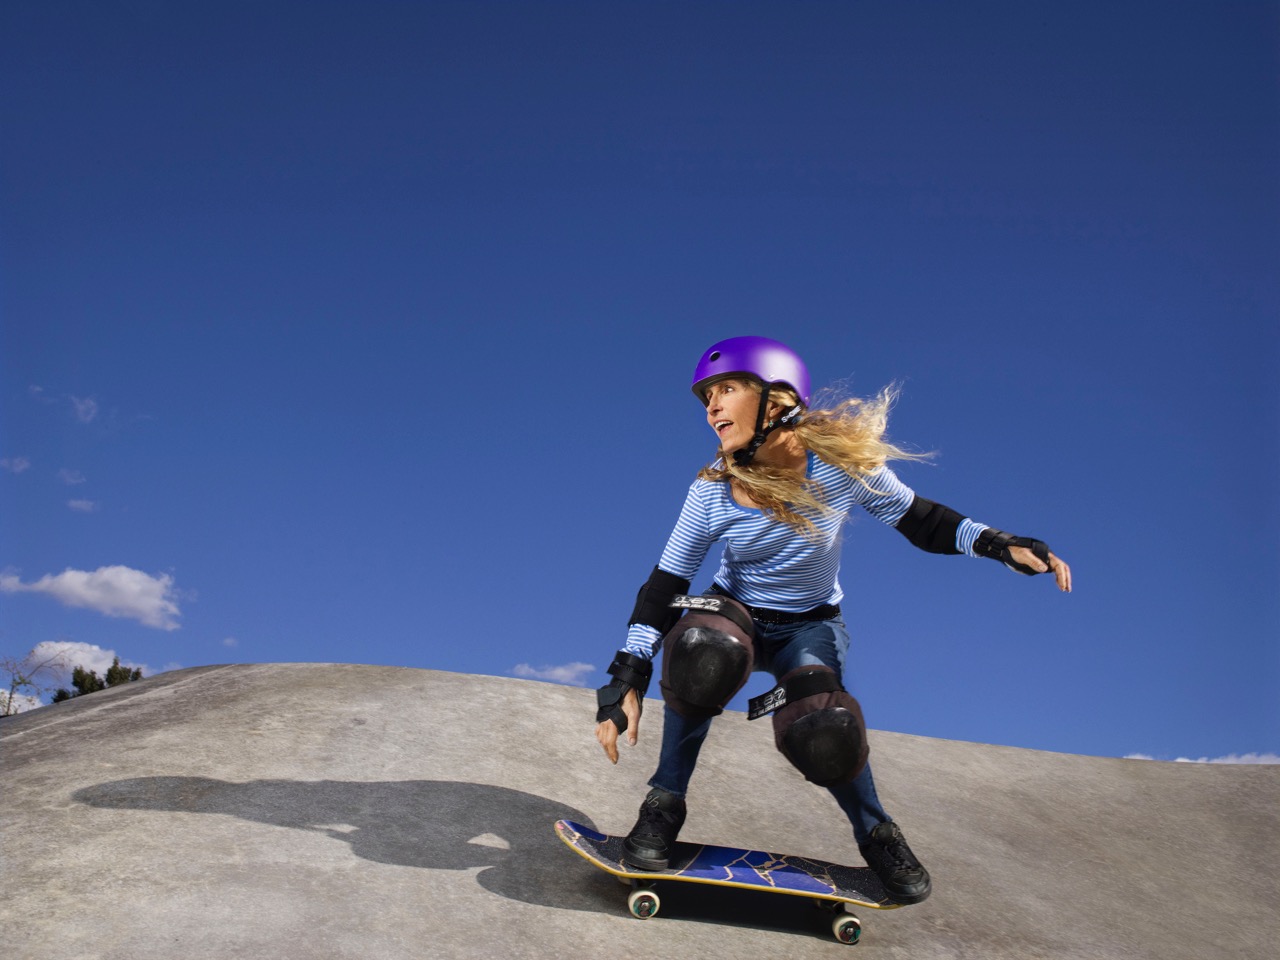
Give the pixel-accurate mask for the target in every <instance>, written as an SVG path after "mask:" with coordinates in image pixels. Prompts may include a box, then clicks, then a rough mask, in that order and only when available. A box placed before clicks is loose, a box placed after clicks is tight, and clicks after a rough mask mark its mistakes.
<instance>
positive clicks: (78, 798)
mask: <svg viewBox="0 0 1280 960" xmlns="http://www.w3.org/2000/svg"><path fill="white" fill-rule="evenodd" d="M648 706H649V709H648V710H646V713H645V718H644V720H643V722H642V727H641V742H640V744H639V745H638V746H636V747H635V748H633V749H630V750H626V749H624V751H623V753H624V756H623V759H622V762H621V763H620V764H619V765H618V766H617V767H611V766H610V765H609V764H608V763H607V762H606V761H605V760H604V759H603V756H602V755H601V754H600V752H599V748H598V746H597V745H596V743H595V741H594V738H593V737H592V727H593V715H594V709H595V707H594V694H593V693H592V692H591V691H587V690H581V689H574V688H568V687H559V686H552V685H548V684H541V683H535V682H530V681H523V680H511V679H502V678H495V677H476V676H466V675H461V674H449V673H439V672H434V671H428V670H410V669H397V668H390V667H364V666H346V665H327V664H276V665H261V666H223V667H202V668H196V669H192V670H181V671H177V672H174V673H169V674H163V675H161V676H158V677H154V678H150V679H147V680H143V681H140V682H137V683H132V684H128V685H127V686H122V687H116V688H113V689H111V690H107V691H103V692H101V693H96V694H92V695H90V696H87V697H83V698H77V699H75V700H72V701H70V702H68V703H64V704H61V705H58V706H54V707H47V708H44V709H41V710H36V711H33V712H31V713H26V714H20V715H18V716H16V717H11V718H7V719H4V720H2V721H0V751H2V752H0V761H2V763H3V790H4V799H3V823H2V829H3V890H4V895H3V904H2V905H0V921H2V922H3V936H4V947H5V950H4V953H5V955H6V956H8V957H12V958H27V960H46V958H51V957H58V958H60V960H75V958H109V960H151V958H156V960H175V958H178V960H203V958H210V960H212V958H217V960H232V958H242V957H243V958H252V960H262V958H264V957H270V958H285V960H292V958H298V960H303V958H306V960H310V958H352V960H355V958H359V960H367V958H370V957H372V958H377V960H398V958H429V957H450V958H451V957H477V958H481V957H483V958H492V957H503V958H508V957H538V958H545V957H571V958H582V960H597V958H600V957H667V958H670V957H699V958H706V960H712V958H725V960H741V958H743V957H758V956H788V957H794V956H806V957H808V956H833V957H834V956H837V955H839V954H840V953H841V951H848V950H850V949H854V950H857V951H858V953H855V954H853V956H864V955H865V956H868V957H879V958H904V960H905V958H912V960H929V958H974V960H978V958H981V960H1002V958H1008V960H1034V958H1054V960H1070V958H1151V960H1183V958H1185V960H1206V958H1215V960H1216V958H1249V960H1263V958H1270V957H1272V956H1274V955H1275V951H1276V945H1277V944H1280V919H1278V918H1280V890H1278V885H1277V875H1278V873H1280V867H1278V866H1277V864H1278V863H1280V767H1267V766H1220V765H1214V766H1209V765H1201V764H1171V763H1152V762H1144V761H1136V760H1118V759H1117V760H1113V759H1099V758H1092V757H1079V756H1067V755H1062V754H1052V753H1041V752H1037V751H1031V750H1019V749H1013V748H1008V747H993V746H985V745H980V744H972V743H961V742H953V741H944V740H931V739H926V738H922V737H914V736H906V735H902V734H893V733H883V732H873V734H872V737H873V739H872V757H873V762H874V764H875V767H876V772H877V779H878V781H879V784H880V787H881V795H882V797H883V799H884V800H885V803H886V806H887V807H888V809H889V810H890V812H891V813H893V815H894V816H895V817H896V818H897V819H898V820H899V821H900V822H901V823H902V824H903V827H904V829H905V830H906V832H907V835H908V837H909V838H910V840H911V843H912V846H913V847H914V848H915V850H916V852H917V853H918V854H919V855H920V856H921V858H922V859H923V860H924V862H925V863H926V865H927V866H928V867H929V869H930V871H931V872H932V874H933V877H934V894H933V896H932V897H931V898H930V899H929V900H928V901H927V902H925V903H924V904H921V905H919V906H915V907H908V908H904V909H900V910H894V911H862V912H860V916H861V917H862V919H863V923H864V928H865V935H864V938H863V942H862V944H861V945H859V946H857V947H854V948H850V947H845V946H841V945H840V944H837V943H836V942H835V941H834V940H832V939H830V935H829V933H828V931H827V929H826V926H825V922H824V921H823V919H822V914H821V913H820V912H819V911H817V910H815V909H813V908H812V907H811V906H810V905H809V903H808V902H807V901H805V900H803V899H799V898H786V897H777V896H771V895H768V894H758V893H752V892H749V891H722V890H715V889H711V888H701V887H695V886H691V885H680V886H677V887H674V888H672V889H671V890H670V892H669V893H668V894H667V895H666V896H665V897H664V898H663V910H662V914H661V915H660V916H659V917H657V918H655V919H653V920H650V921H645V922H642V921H638V920H634V919H631V918H630V917H629V916H628V915H627V914H626V909H625V905H624V899H625V892H626V891H625V888H623V887H622V886H621V885H619V884H618V883H617V882H616V881H614V880H613V879H611V878H609V877H607V876H606V875H604V874H602V873H599V872H597V871H596V870H594V869H592V868H591V867H590V866H589V865H588V864H586V863H585V862H584V861H582V860H580V859H579V858H578V857H576V856H574V855H573V853H572V852H571V851H569V850H567V849H565V848H564V847H563V846H562V845H561V844H560V843H559V841H558V840H557V839H556V838H555V836H554V835H553V832H552V827H551V825H552V823H553V821H555V820H556V819H558V818H561V817H569V818H573V819H576V820H580V821H582V822H584V823H587V824H589V825H594V826H596V827H598V828H600V829H603V830H607V831H611V832H618V831H625V830H626V829H628V828H629V827H630V825H631V823H632V821H633V820H634V817H635V811H636V809H637V807H638V805H639V801H640V798H641V796H642V795H643V794H644V791H645V789H646V788H645V785H644V781H645V780H646V779H647V777H648V775H649V774H650V772H651V771H652V768H653V765H654V762H655V760H656V756H657V746H658V740H659V735H660V732H661V710H660V709H659V704H658V703H656V702H652V701H651V702H650V703H649V705H648ZM703 756H704V762H703V764H702V765H701V766H700V767H699V770H698V774H697V776H696V777H695V780H694V784H693V788H692V791H691V793H690V817H689V821H688V824H687V825H686V827H685V832H684V836H685V837H686V838H687V839H691V840H705V841H709V842H722V843H733V844H740V845H743V846H749V847H750V846H753V847H762V848H768V849H772V850H777V851H782V852H787V853H795V854H810V855H813V856H816V857H824V858H828V859H833V860H844V861H850V862H854V863H857V862H859V860H858V855H857V851H856V848H855V847H854V845H853V842H852V838H851V836H850V835H849V833H848V828H847V826H846V825H845V823H844V821H843V818H842V815H841V814H840V811H839V810H838V808H837V807H836V805H835V804H834V802H832V801H831V799H830V798H829V797H828V796H827V795H826V793H825V792H824V791H821V790H819V789H817V788H814V787H812V786H810V785H808V784H806V783H805V782H804V781H803V780H802V779H801V778H800V777H799V775H798V774H796V773H795V772H794V771H792V770H791V768H790V767H788V766H787V765H786V763H785V761H784V760H783V759H782V758H781V757H780V756H778V755H777V754H776V753H775V752H774V750H773V747H772V739H771V733H770V730H769V728H768V725H767V723H751V724H748V723H747V721H746V720H745V718H744V717H743V715H742V714H739V713H728V714H726V715H725V716H724V717H722V718H721V719H720V720H718V721H717V723H716V727H715V729H714V730H713V732H712V734H711V739H710V740H709V742H708V743H707V746H706V748H705V750H704V754H703Z"/></svg>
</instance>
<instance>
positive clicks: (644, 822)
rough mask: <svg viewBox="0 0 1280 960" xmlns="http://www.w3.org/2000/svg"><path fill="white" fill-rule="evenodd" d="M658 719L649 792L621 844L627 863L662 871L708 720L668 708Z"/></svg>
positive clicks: (677, 829)
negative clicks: (659, 729) (659, 744)
mask: <svg viewBox="0 0 1280 960" xmlns="http://www.w3.org/2000/svg"><path fill="white" fill-rule="evenodd" d="M662 718H663V719H662V751H661V753H660V754H659V755H658V769H657V770H656V771H654V774H653V776H652V777H651V778H650V780H649V786H650V787H652V788H653V789H652V790H650V791H649V793H648V795H646V796H645V798H644V802H643V803H641V804H640V816H639V818H638V819H637V820H636V825H635V826H634V827H632V828H631V832H630V833H629V834H627V839H626V841H625V842H624V843H623V850H624V851H625V854H626V860H627V863H628V864H630V865H631V866H633V867H639V868H640V869H642V870H662V869H664V868H665V867H666V866H667V863H668V862H669V860H670V857H671V850H672V847H673V846H674V845H675V842H676V837H677V836H678V835H679V833H680V828H681V827H683V826H684V818H685V813H686V809H685V802H684V797H685V793H686V792H687V791H688V789H689V779H690V778H691V777H692V776H693V768H694V766H695V765H696V764H697V762H698V752H699V751H700V750H701V749H702V744H703V741H705V740H706V739H707V733H708V732H710V730H711V720H712V718H711V717H703V718H701V719H688V718H686V717H683V716H681V715H680V714H679V713H677V712H676V711H675V710H673V709H672V708H671V707H669V706H668V707H664V708H663V713H662Z"/></svg>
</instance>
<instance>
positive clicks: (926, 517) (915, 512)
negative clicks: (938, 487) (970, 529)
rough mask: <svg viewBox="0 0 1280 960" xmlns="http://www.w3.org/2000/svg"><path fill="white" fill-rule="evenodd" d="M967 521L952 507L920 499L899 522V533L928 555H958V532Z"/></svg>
mask: <svg viewBox="0 0 1280 960" xmlns="http://www.w3.org/2000/svg"><path fill="white" fill-rule="evenodd" d="M962 520H964V517H962V516H960V514H958V513H956V512H955V511H954V510H952V509H951V508H950V507H944V506H943V505H942V504H940V503H934V502H933V501H932V500H926V499H925V498H924V497H921V496H917V497H916V498H915V499H914V500H912V501H911V506H910V507H909V508H908V509H907V512H906V513H904V514H903V515H902V519H901V520H899V521H898V525H897V527H896V529H897V531H898V532H899V533H900V534H902V535H903V536H904V537H906V538H907V539H908V540H910V541H911V542H912V543H913V544H915V545H916V546H917V547H919V548H920V549H921V550H927V551H928V552H929V553H959V552H960V551H959V550H957V549H956V531H957V530H958V529H959V528H960V522H961V521H962Z"/></svg>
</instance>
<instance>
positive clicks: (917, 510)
mask: <svg viewBox="0 0 1280 960" xmlns="http://www.w3.org/2000/svg"><path fill="white" fill-rule="evenodd" d="M896 527H897V530H898V532H899V533H901V534H902V535H903V536H904V537H906V538H907V539H908V540H910V541H911V542H912V543H913V544H915V545H916V546H917V547H919V548H920V549H921V550H927V551H928V552H929V553H964V552H966V551H965V550H963V549H962V544H964V542H965V541H966V540H967V541H968V543H969V544H970V551H971V552H972V555H973V556H976V557H988V558H990V559H992V560H999V561H1000V562H1001V563H1003V564H1004V565H1005V566H1006V567H1008V568H1009V569H1010V570H1014V571H1016V572H1018V573H1023V574H1026V575H1028V576H1034V575H1035V574H1037V573H1049V572H1052V573H1053V574H1054V577H1055V579H1056V580H1057V581H1058V588H1059V589H1060V590H1062V591H1063V592H1064V593H1070V592H1071V568H1070V567H1068V566H1067V565H1066V563H1064V562H1063V561H1062V560H1060V559H1059V558H1058V557H1056V556H1054V555H1053V553H1052V552H1051V551H1050V550H1049V545H1048V544H1046V543H1045V542H1044V541H1043V540H1037V539H1035V538H1034V537H1015V536H1014V535H1013V534H1009V533H1005V532H1004V531H1003V530H997V529H995V527H988V526H985V525H983V524H979V523H975V522H974V521H973V520H969V519H967V518H965V517H962V516H961V515H960V514H958V513H956V511H954V510H952V509H951V508H950V507H946V506H943V505H942V504H940V503H934V502H933V501H932V500H926V499H925V498H924V497H921V496H918V495H917V496H913V499H912V502H911V506H910V507H908V508H907V512H906V513H904V514H903V515H902V519H901V520H899V521H898V523H897V524H896Z"/></svg>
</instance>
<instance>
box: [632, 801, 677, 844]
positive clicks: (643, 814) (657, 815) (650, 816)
mask: <svg viewBox="0 0 1280 960" xmlns="http://www.w3.org/2000/svg"><path fill="white" fill-rule="evenodd" d="M675 822H676V817H675V816H673V815H672V814H669V813H667V812H666V811H665V810H663V809H662V808H661V807H659V806H658V803H657V801H652V802H650V803H646V804H645V805H644V807H643V808H642V809H641V811H640V827H641V829H642V830H644V831H645V832H644V833H643V834H642V836H650V835H652V834H650V832H649V831H650V830H653V831H655V832H656V831H658V830H661V829H662V827H663V826H664V825H670V824H673V823H675ZM639 832H640V831H637V833H639Z"/></svg>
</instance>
